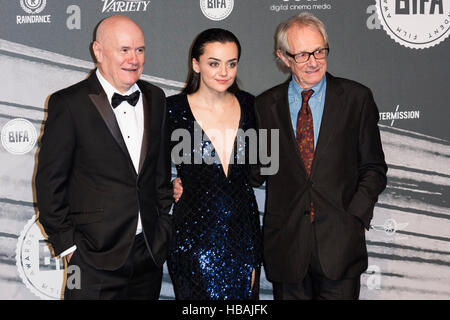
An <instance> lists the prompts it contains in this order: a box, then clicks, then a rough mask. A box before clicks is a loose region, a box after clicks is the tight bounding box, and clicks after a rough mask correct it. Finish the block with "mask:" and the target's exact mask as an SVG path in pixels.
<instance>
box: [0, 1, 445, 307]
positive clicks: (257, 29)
mask: <svg viewBox="0 0 450 320" xmlns="http://www.w3.org/2000/svg"><path fill="white" fill-rule="evenodd" d="M303 11H309V12H312V13H313V14H315V15H317V16H318V17H319V18H320V19H322V20H323V21H324V22H325V24H326V25H327V28H328V33H329V38H330V47H331V53H330V56H329V62H328V70H329V71H330V72H331V73H332V74H334V75H336V76H340V77H346V78H350V79H353V80H356V81H358V82H361V83H363V84H365V85H366V86H368V87H370V88H371V89H372V90H373V93H374V96H375V100H376V102H377V105H378V108H379V111H380V122H379V127H380V130H381V137H382V141H383V148H384V151H385V154H386V159H387V163H388V166H389V172H388V186H387V188H386V190H385V191H384V193H383V194H382V195H381V196H380V198H379V202H378V204H377V206H376V209H375V214H374V219H373V221H372V228H371V230H370V231H369V232H367V245H368V250H369V268H368V270H367V271H366V272H365V273H364V274H363V276H362V281H361V286H362V287H361V299H449V298H450V209H449V207H450V204H449V202H450V129H449V125H448V122H449V119H450V86H449V83H450V81H449V80H450V77H449V76H450V59H449V57H450V40H448V39H447V38H448V36H449V33H450V30H449V29H450V0H357V1H356V0H355V1H342V0H200V1H199V0H183V1H180V0H151V1H138V0H77V1H75V0H1V1H0V21H1V28H0V74H1V76H0V129H1V142H2V144H1V147H0V299H39V298H41V299H59V298H60V296H61V287H62V282H63V276H64V268H63V265H62V263H61V261H60V260H59V259H56V258H54V257H52V256H51V255H50V252H49V250H48V246H47V243H46V241H45V239H44V236H43V234H42V230H41V228H40V226H39V225H38V224H36V223H35V219H36V215H37V209H36V198H35V189H34V175H35V170H36V158H37V157H36V155H37V152H38V147H39V139H40V136H41V134H42V129H43V125H44V123H45V118H46V105H47V100H48V97H49V95H50V94H51V93H52V92H54V91H56V90H59V89H61V88H64V87H67V86H69V85H71V84H73V83H75V82H78V81H80V80H82V79H84V78H86V76H87V74H88V73H89V72H90V71H91V70H92V69H93V68H94V64H93V62H92V58H91V53H90V49H89V48H90V43H91V42H92V39H93V30H94V27H95V26H96V24H97V23H98V22H99V21H100V20H101V19H103V18H105V17H107V16H110V15H113V14H123V15H127V16H129V17H131V18H132V19H134V20H135V21H136V22H138V23H139V25H140V26H141V27H142V29H143V30H144V32H145V34H146V38H147V40H148V43H147V46H148V47H149V50H148V52H147V63H146V67H145V70H144V75H143V77H142V78H143V79H145V80H148V81H150V82H152V83H153V84H156V85H158V86H160V87H162V88H163V89H164V91H165V93H166V95H167V96H169V95H172V94H175V93H178V92H179V91H180V90H181V89H182V88H183V85H184V81H185V79H186V74H187V68H188V51H189V48H190V45H191V42H192V40H193V39H194V37H195V36H196V35H197V34H198V33H199V32H201V31H202V30H204V29H207V28H211V27H221V28H227V29H229V30H231V31H232V32H234V33H235V34H236V35H237V37H238V38H239V39H240V41H241V44H242V49H243V52H242V58H241V61H240V64H239V73H238V75H239V84H240V86H241V87H242V88H243V89H244V90H246V91H249V92H251V93H253V94H255V95H257V94H259V93H261V92H262V91H264V90H266V89H268V88H270V87H272V86H274V85H276V84H278V83H281V82H283V81H285V80H286V79H287V77H288V75H287V74H284V73H283V72H282V71H281V70H279V69H278V67H277V65H276V62H275V59H274V54H273V51H274V33H275V29H276V26H277V25H278V24H279V23H280V22H281V21H283V20H285V19H287V18H289V17H291V16H293V15H295V14H298V13H300V12H303ZM337 121H338V119H337ZM255 192H256V195H257V199H258V204H259V206H260V211H261V218H262V210H263V208H264V188H260V189H256V190H255ZM173 297H174V295H173V290H172V285H171V282H170V278H169V276H168V273H167V269H165V273H164V279H163V288H162V293H161V299H173ZM261 298H262V299H272V290H271V284H270V283H269V282H268V281H267V280H266V279H265V277H264V274H263V277H262V279H261Z"/></svg>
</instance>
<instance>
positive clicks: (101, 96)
mask: <svg viewBox="0 0 450 320" xmlns="http://www.w3.org/2000/svg"><path fill="white" fill-rule="evenodd" d="M88 81H89V85H90V88H91V92H90V93H89V98H90V99H91V101H92V103H93V104H94V105H95V107H96V108H97V110H98V112H99V113H100V115H101V116H102V118H103V120H104V121H105V123H106V126H107V127H108V129H109V131H110V132H111V134H112V136H113V137H114V140H116V142H117V143H118V144H119V146H120V148H121V149H122V151H123V152H124V154H125V155H126V157H127V158H128V160H129V161H130V163H133V161H132V160H131V157H130V154H129V153H128V148H127V145H126V144H125V140H123V136H122V133H121V131H120V128H119V124H118V123H117V119H116V115H115V114H114V111H113V110H112V108H111V104H110V103H109V101H108V97H107V95H106V93H105V91H104V90H103V88H102V86H101V85H100V82H99V81H98V79H97V76H96V75H95V72H94V73H93V74H92V75H91V76H90V77H89V79H88Z"/></svg>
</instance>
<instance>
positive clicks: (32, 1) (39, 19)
mask: <svg viewBox="0 0 450 320" xmlns="http://www.w3.org/2000/svg"><path fill="white" fill-rule="evenodd" d="M19 3H20V6H21V7H22V9H23V11H25V12H26V13H28V14H29V15H28V16H16V24H24V23H50V22H51V20H50V18H51V16H50V15H42V16H41V15H38V13H41V12H42V10H44V8H45V6H46V5H47V0H20V2H19Z"/></svg>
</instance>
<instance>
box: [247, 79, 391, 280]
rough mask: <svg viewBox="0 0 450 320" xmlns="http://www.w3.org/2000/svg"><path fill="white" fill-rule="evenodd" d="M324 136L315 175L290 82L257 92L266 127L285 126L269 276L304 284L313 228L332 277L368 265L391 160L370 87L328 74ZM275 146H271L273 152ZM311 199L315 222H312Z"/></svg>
mask: <svg viewBox="0 0 450 320" xmlns="http://www.w3.org/2000/svg"><path fill="white" fill-rule="evenodd" d="M326 77H327V89H326V97H325V106H324V111H323V117H322V123H321V127H320V134H319V138H318V141H317V146H316V149H315V153H314V161H313V163H312V168H311V175H310V176H309V177H308V175H307V173H306V169H305V167H304V165H303V161H302V158H301V156H300V151H299V148H298V146H297V143H296V140H295V133H294V130H293V128H292V124H291V119H290V114H289V102H288V87H289V82H286V83H283V84H281V85H279V86H276V87H274V88H272V89H269V90H268V91H266V92H264V93H262V94H261V95H260V96H258V97H257V98H256V102H255V109H256V114H257V119H258V123H259V127H260V129H278V130H279V137H280V140H279V159H280V165H279V171H278V173H276V174H275V175H271V176H266V177H261V176H258V175H256V176H255V184H258V183H261V182H262V181H263V180H264V178H266V208H265V216H264V227H263V228H264V230H263V231H264V260H265V269H266V274H267V278H268V279H269V280H270V281H273V282H286V283H298V282H300V281H302V279H303V278H304V276H305V275H306V272H307V269H308V265H309V261H310V255H311V242H310V241H311V240H310V239H311V231H312V228H315V231H316V243H317V247H318V254H319V258H320V261H321V266H322V269H323V271H324V273H325V275H326V276H327V277H328V278H330V279H332V280H339V279H342V278H346V277H356V276H359V275H360V274H361V273H362V272H363V271H364V270H365V269H366V268H367V250H366V243H365V230H364V226H365V227H366V228H368V227H369V225H370V221H371V219H372V216H373V209H374V206H375V203H376V201H377V199H378V195H379V194H380V193H381V192H382V191H383V190H384V188H385V187H386V172H387V166H386V163H385V161H384V154H383V150H382V146H381V140H380V133H379V129H378V125H377V122H378V118H379V115H378V110H377V107H376V105H375V102H374V99H373V96H372V93H371V91H370V90H369V89H368V88H366V87H364V86H363V85H361V84H358V83H356V82H354V81H350V80H346V79H342V78H335V77H333V76H332V75H330V74H328V73H327V75H326ZM271 149H272V146H270V145H269V154H270V152H271ZM311 201H312V202H313V204H314V208H315V222H314V224H311V222H310V217H309V211H310V203H311Z"/></svg>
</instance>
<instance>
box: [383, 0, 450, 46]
mask: <svg viewBox="0 0 450 320" xmlns="http://www.w3.org/2000/svg"><path fill="white" fill-rule="evenodd" d="M376 6H377V13H378V18H379V20H380V21H381V24H382V25H383V29H384V30H385V31H386V33H387V34H388V35H389V36H390V37H391V38H392V39H394V40H395V41H396V42H397V43H399V44H401V45H403V46H405V47H408V48H413V49H425V48H429V47H433V46H435V45H437V44H439V43H440V42H442V41H444V40H445V38H447V37H448V35H449V33H450V1H447V0H376Z"/></svg>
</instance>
